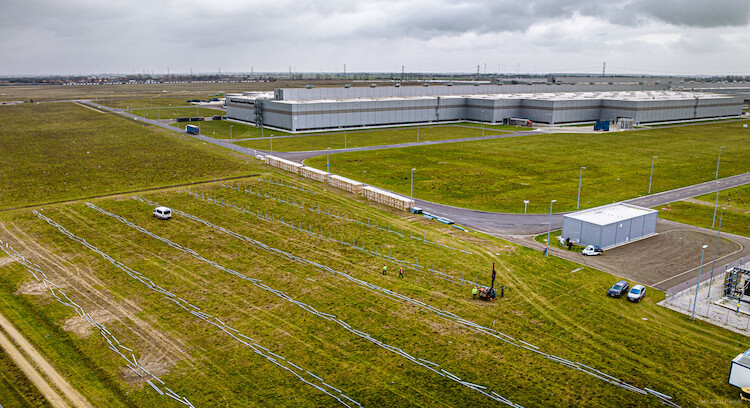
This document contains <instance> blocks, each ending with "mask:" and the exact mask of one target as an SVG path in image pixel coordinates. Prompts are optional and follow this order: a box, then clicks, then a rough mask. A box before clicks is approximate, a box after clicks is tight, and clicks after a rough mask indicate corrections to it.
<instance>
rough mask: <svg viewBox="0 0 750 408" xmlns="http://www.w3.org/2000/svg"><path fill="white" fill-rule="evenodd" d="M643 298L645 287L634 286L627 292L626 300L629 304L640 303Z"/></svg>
mask: <svg viewBox="0 0 750 408" xmlns="http://www.w3.org/2000/svg"><path fill="white" fill-rule="evenodd" d="M644 296H646V287H645V286H643V285H635V286H633V288H632V289H630V292H628V300H629V301H631V302H640V301H641V299H643V297H644Z"/></svg>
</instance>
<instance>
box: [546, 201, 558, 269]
mask: <svg viewBox="0 0 750 408" xmlns="http://www.w3.org/2000/svg"><path fill="white" fill-rule="evenodd" d="M556 202H557V200H552V201H550V202H549V226H548V227H547V250H546V251H544V256H549V235H550V232H552V204H554V203H556Z"/></svg>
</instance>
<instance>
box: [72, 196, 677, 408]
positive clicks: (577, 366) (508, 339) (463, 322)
mask: <svg viewBox="0 0 750 408" xmlns="http://www.w3.org/2000/svg"><path fill="white" fill-rule="evenodd" d="M133 198H134V199H136V200H139V201H141V202H143V203H146V204H149V205H151V206H159V204H158V203H155V202H152V201H149V200H145V199H142V198H139V197H133ZM86 205H89V206H93V204H90V203H86ZM94 207H95V206H94ZM102 211H106V210H102ZM172 212H173V213H174V214H177V215H180V216H183V217H185V218H188V219H190V220H193V221H195V222H197V223H200V224H203V225H206V226H208V227H211V228H213V229H215V230H217V231H220V232H223V233H224V234H227V235H230V236H232V237H234V238H236V239H239V240H242V241H245V242H247V243H249V244H250V245H252V246H253V247H255V248H259V249H262V250H265V251H267V252H269V253H272V254H275V255H277V256H280V257H283V258H286V259H289V260H291V261H294V262H297V263H299V264H303V265H304V264H306V265H310V266H313V267H315V268H317V269H318V270H320V271H321V272H324V273H329V274H331V275H337V276H340V277H342V278H344V279H346V280H348V281H350V282H353V283H355V284H357V285H360V286H362V287H364V288H366V289H369V290H371V291H373V292H375V293H379V294H382V295H385V296H386V297H389V298H391V299H394V300H397V301H403V302H408V303H411V304H413V305H416V306H417V307H418V308H420V309H422V310H425V311H427V312H430V313H433V314H436V315H438V316H440V317H442V318H444V319H446V320H448V321H452V322H454V323H456V324H458V325H459V326H462V327H464V328H467V329H469V330H473V331H476V332H480V333H484V334H487V335H489V336H492V337H494V338H496V339H498V340H501V341H503V342H505V343H507V344H510V345H513V346H515V347H518V348H522V349H525V350H527V351H530V352H532V353H535V354H537V355H539V356H542V357H544V358H546V359H548V360H550V361H552V362H555V363H558V364H561V365H564V366H566V367H569V368H572V369H574V370H578V371H580V372H583V373H585V374H588V375H590V376H593V377H595V378H598V379H600V380H602V381H605V382H607V383H610V384H612V385H615V386H618V387H621V388H623V389H625V390H628V391H631V392H635V393H639V394H643V395H653V396H655V397H656V398H658V399H659V401H660V402H661V403H663V404H665V405H667V406H670V407H679V405H677V404H675V403H674V402H672V401H671V397H668V396H666V395H665V394H661V393H660V394H659V395H655V394H652V393H649V392H648V391H646V390H644V389H641V388H638V387H635V386H633V385H631V384H629V383H627V382H625V381H622V380H620V379H618V378H615V377H612V376H609V375H607V374H604V373H602V372H601V371H598V370H596V369H594V368H591V367H589V366H587V365H584V364H582V363H578V362H572V361H569V360H566V359H564V358H561V357H558V356H555V355H553V354H548V353H545V352H543V351H541V349H540V348H539V347H537V346H534V345H533V344H530V343H527V342H525V341H521V340H516V339H515V338H513V337H512V336H509V335H507V334H505V333H502V332H499V331H497V330H494V329H491V328H489V327H485V326H482V325H479V324H477V323H474V322H472V321H470V320H467V319H464V318H461V317H459V316H457V315H456V314H454V313H452V312H449V311H447V310H442V309H439V308H436V307H434V306H431V305H428V304H426V303H424V302H421V301H419V300H417V299H413V298H410V297H408V296H404V295H401V294H399V293H396V292H394V291H392V290H390V289H386V288H383V287H380V286H377V285H374V284H372V283H370V282H367V281H364V280H361V279H357V278H355V277H353V276H351V275H349V274H347V273H344V272H340V271H337V270H335V269H333V268H330V267H328V266H325V265H322V264H320V263H317V262H314V261H310V260H307V259H304V258H301V257H298V256H296V255H293V254H291V253H289V252H287V251H284V250H281V249H277V248H274V247H271V246H269V245H266V244H264V243H263V242H260V241H257V240H255V239H253V238H249V237H247V236H244V235H241V234H238V233H236V232H233V231H230V230H228V229H226V228H224V227H221V226H218V225H214V224H212V223H210V222H208V221H205V220H203V219H201V218H199V217H196V216H194V215H191V214H187V213H185V212H183V211H180V210H179V209H174V208H173V209H172ZM110 214H111V216H112V217H113V218H116V219H122V221H121V222H124V223H126V225H127V224H132V223H130V222H129V221H127V220H125V219H123V218H122V217H120V216H118V215H116V214H112V213H110ZM132 226H133V228H135V229H138V230H139V231H142V232H144V233H146V234H148V235H150V236H152V237H155V238H156V239H159V240H161V241H163V242H165V243H171V244H169V245H170V246H173V245H174V247H175V248H177V247H179V245H178V244H175V243H173V242H172V241H169V240H167V239H165V238H161V237H158V238H157V236H156V235H155V234H153V233H151V232H149V231H147V230H145V229H143V228H142V227H139V226H137V225H135V224H132ZM182 251H184V252H187V253H190V254H191V255H192V256H193V257H195V258H196V259H200V258H202V257H200V255H198V254H197V253H195V252H194V251H192V250H189V249H185V248H183V249H182ZM198 257H200V258H198ZM204 259H205V258H204ZM204 262H207V263H209V264H211V265H212V266H214V267H218V268H220V269H226V268H224V267H222V266H220V265H218V264H216V263H215V262H213V261H210V260H205V261H204ZM227 271H231V272H229V273H232V274H234V275H236V274H239V272H236V271H232V270H227ZM239 275H242V274H239ZM239 275H237V276H239ZM242 276H244V275H242ZM247 280H248V281H250V282H252V283H253V284H254V285H255V286H258V287H261V288H263V289H264V290H268V291H271V292H273V293H275V294H276V295H277V296H279V297H282V298H285V296H286V295H285V294H283V292H281V291H277V290H275V289H272V288H270V287H267V286H266V285H264V284H260V285H259V284H257V283H256V281H258V280H257V279H253V278H247ZM261 285H262V286H261ZM289 301H292V302H293V303H297V302H296V301H294V300H293V299H291V298H289ZM298 305H299V304H298ZM301 307H302V306H301ZM312 313H315V314H317V313H319V312H317V310H315V309H312ZM321 316H322V317H324V318H326V319H327V320H333V319H335V316H333V315H328V314H324V315H321ZM339 324H341V325H342V327H346V328H347V330H350V331H352V330H351V328H350V326H349V325H348V324H346V323H345V322H343V321H342V323H339ZM344 325H346V326H344ZM352 332H353V333H355V334H358V335H359V333H362V332H359V331H358V330H357V331H352ZM362 334H365V335H366V333H362ZM365 338H367V339H368V340H370V339H371V337H370V336H369V335H366V337H365ZM370 341H373V340H370ZM373 342H374V341H373ZM376 344H377V343H376ZM381 347H382V346H381ZM397 350H399V351H401V352H402V353H403V351H402V350H401V349H397ZM402 355H403V354H402ZM407 358H409V357H407ZM410 359H411V358H410ZM412 361H414V362H415V363H417V364H419V365H422V366H424V367H426V368H428V369H431V367H430V366H427V365H425V364H424V363H421V362H419V361H417V360H412ZM433 371H435V372H437V371H436V370H433ZM438 373H439V372H438ZM440 375H443V376H444V377H446V378H449V379H453V378H452V377H450V376H448V375H444V374H440ZM454 381H455V380H454ZM461 383H462V384H463V383H464V382H461ZM665 397H666V398H665ZM508 405H510V404H508Z"/></svg>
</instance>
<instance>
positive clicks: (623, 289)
mask: <svg viewBox="0 0 750 408" xmlns="http://www.w3.org/2000/svg"><path fill="white" fill-rule="evenodd" d="M628 289H630V284H629V283H628V281H624V280H621V281H619V282H617V283H615V284H614V285H612V287H611V288H609V290H608V291H607V295H609V296H612V297H617V298H618V297H620V296H622V295H624V294H626V293H628Z"/></svg>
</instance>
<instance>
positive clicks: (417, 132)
mask: <svg viewBox="0 0 750 408" xmlns="http://www.w3.org/2000/svg"><path fill="white" fill-rule="evenodd" d="M417 143H419V124H417Z"/></svg>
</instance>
